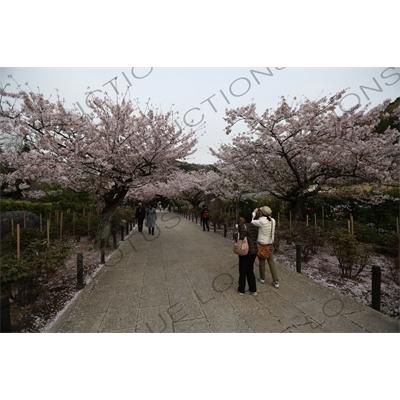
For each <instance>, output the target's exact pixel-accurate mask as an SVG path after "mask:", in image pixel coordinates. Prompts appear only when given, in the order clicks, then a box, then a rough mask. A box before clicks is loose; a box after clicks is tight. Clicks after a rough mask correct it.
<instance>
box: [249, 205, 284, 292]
mask: <svg viewBox="0 0 400 400" xmlns="http://www.w3.org/2000/svg"><path fill="white" fill-rule="evenodd" d="M260 213H261V215H260V218H259V219H256V218H257V216H258V215H259V214H260ZM252 215H253V219H252V221H251V223H252V224H253V225H255V226H257V227H258V238H257V242H258V243H261V244H268V245H269V246H270V248H271V255H270V256H269V258H267V261H268V265H269V269H270V271H271V275H272V281H273V285H274V286H275V287H276V288H279V278H278V272H277V269H276V264H275V260H274V246H273V243H274V238H275V225H276V223H275V220H274V219H273V218H272V217H271V215H272V211H271V209H270V208H269V207H267V206H264V207H261V208H256V209H255V210H254V211H253V214H252ZM258 265H259V269H260V278H259V279H260V282H261V283H265V258H260V257H258Z"/></svg>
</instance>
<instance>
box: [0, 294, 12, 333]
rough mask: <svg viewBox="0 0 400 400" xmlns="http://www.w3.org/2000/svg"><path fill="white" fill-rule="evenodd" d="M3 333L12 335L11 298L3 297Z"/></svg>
mask: <svg viewBox="0 0 400 400" xmlns="http://www.w3.org/2000/svg"><path fill="white" fill-rule="evenodd" d="M1 333H11V315H10V298H9V296H8V295H5V296H1Z"/></svg>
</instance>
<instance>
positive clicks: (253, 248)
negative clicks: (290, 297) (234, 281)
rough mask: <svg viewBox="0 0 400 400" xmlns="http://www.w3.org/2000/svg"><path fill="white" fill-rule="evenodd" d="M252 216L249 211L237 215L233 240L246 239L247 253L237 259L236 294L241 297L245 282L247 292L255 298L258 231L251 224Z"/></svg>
mask: <svg viewBox="0 0 400 400" xmlns="http://www.w3.org/2000/svg"><path fill="white" fill-rule="evenodd" d="M251 217H252V215H251V213H250V211H242V212H240V213H239V224H238V232H237V234H235V235H236V237H235V239H240V240H243V239H244V238H245V237H247V242H248V244H249V252H248V253H247V254H246V255H245V256H238V257H239V286H238V292H239V294H240V295H243V294H244V292H245V288H246V280H247V283H248V285H249V291H250V293H251V294H252V295H253V296H257V285H256V276H255V275H254V261H255V260H256V256H257V237H258V229H257V227H256V226H255V225H253V224H251V220H252V218H251Z"/></svg>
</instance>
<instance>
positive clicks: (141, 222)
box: [138, 219, 144, 232]
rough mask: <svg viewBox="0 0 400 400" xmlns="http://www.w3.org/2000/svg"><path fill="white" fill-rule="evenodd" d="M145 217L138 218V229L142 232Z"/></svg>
mask: <svg viewBox="0 0 400 400" xmlns="http://www.w3.org/2000/svg"><path fill="white" fill-rule="evenodd" d="M143 221H144V220H143V219H138V231H139V232H142V229H143Z"/></svg>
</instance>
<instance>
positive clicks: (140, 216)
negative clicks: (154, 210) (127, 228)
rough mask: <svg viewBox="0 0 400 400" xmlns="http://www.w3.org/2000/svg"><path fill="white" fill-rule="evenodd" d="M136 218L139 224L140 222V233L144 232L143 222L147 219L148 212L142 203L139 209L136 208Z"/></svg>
mask: <svg viewBox="0 0 400 400" xmlns="http://www.w3.org/2000/svg"><path fill="white" fill-rule="evenodd" d="M135 218H136V219H137V222H138V231H139V232H142V230H143V221H144V219H145V218H146V210H145V208H144V207H143V205H142V203H139V204H138V206H137V208H136V212H135Z"/></svg>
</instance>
